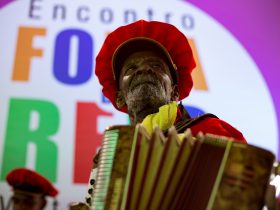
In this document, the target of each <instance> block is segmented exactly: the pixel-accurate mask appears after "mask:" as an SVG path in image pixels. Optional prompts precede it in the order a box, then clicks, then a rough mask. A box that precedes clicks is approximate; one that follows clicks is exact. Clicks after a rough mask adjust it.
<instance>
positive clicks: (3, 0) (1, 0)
mask: <svg viewBox="0 0 280 210" xmlns="http://www.w3.org/2000/svg"><path fill="white" fill-rule="evenodd" d="M12 1H14V0H0V9H2V8H3V7H4V6H6V5H7V4H9V3H11V2H12Z"/></svg>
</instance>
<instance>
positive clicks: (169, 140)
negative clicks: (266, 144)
mask: <svg viewBox="0 0 280 210" xmlns="http://www.w3.org/2000/svg"><path fill="white" fill-rule="evenodd" d="M273 162H274V155H273V154H272V153H271V152H269V151H266V150H263V149H261V148H258V147H255V146H252V145H248V144H242V143H237V142H234V141H233V139H229V138H225V137H220V136H214V135H198V136H196V137H195V138H194V137H193V136H192V135H191V134H190V132H188V131H187V132H186V133H185V134H184V136H183V137H182V138H181V140H179V137H178V134H177V133H176V131H175V129H174V128H171V129H170V130H169V133H168V135H167V137H164V135H163V133H162V132H161V131H160V130H159V129H157V128H155V129H154V132H153V134H152V135H151V137H149V135H148V134H147V132H146V130H145V129H144V128H143V127H142V126H141V125H137V126H113V127H110V128H108V129H107V130H106V131H105V134H104V139H103V143H102V146H101V152H100V157H99V161H98V168H97V177H96V180H95V185H94V189H93V193H92V196H91V200H90V207H91V209H93V210H222V209H226V210H237V209H238V210H249V209H250V210H261V209H262V207H263V205H264V194H265V189H266V186H267V184H268V182H269V177H270V173H271V169H272V165H273ZM244 174H245V178H246V177H247V179H245V180H242V177H243V176H244ZM248 178H249V179H248Z"/></svg>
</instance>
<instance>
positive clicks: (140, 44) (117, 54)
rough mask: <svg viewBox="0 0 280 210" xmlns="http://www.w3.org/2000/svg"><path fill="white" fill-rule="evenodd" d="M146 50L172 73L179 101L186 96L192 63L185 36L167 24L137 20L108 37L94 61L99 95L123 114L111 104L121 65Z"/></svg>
mask: <svg viewBox="0 0 280 210" xmlns="http://www.w3.org/2000/svg"><path fill="white" fill-rule="evenodd" d="M147 50H152V51H155V52H157V53H159V54H160V55H161V57H163V58H164V60H165V61H166V62H167V65H168V66H169V68H170V69H172V70H170V71H171V75H172V76H173V80H174V81H175V82H177V84H178V88H179V100H182V99H184V98H185V97H187V96H188V95H189V93H190V90H191V88H192V86H193V81H192V77H191V72H192V70H193V69H194V67H195V61H194V57H193V53H192V50H191V47H190V45H189V43H188V40H187V38H186V37H185V35H184V34H183V33H182V32H180V31H179V30H178V29H177V28H176V27H175V26H173V25H171V24H168V23H163V22H158V21H150V22H147V21H145V20H139V21H137V22H134V23H131V24H129V25H126V26H122V27H119V28H117V29H116V30H115V31H113V32H112V33H110V34H109V35H108V36H107V38H106V39H105V41H104V44H103V46H102V48H101V50H100V52H99V54H98V55H97V57H96V65H95V73H96V75H97V77H98V79H99V82H100V84H101V85H102V86H103V89H102V92H103V94H104V95H105V96H106V97H107V98H109V100H110V101H111V102H112V104H113V105H114V106H115V108H116V109H118V110H120V111H123V112H127V107H126V106H124V107H122V108H118V107H117V105H116V102H115V100H116V96H117V91H118V79H119V78H118V77H119V74H120V71H121V68H122V64H123V62H124V61H125V59H126V58H127V57H128V56H129V55H131V54H132V53H134V52H137V51H147ZM177 76H178V77H177ZM177 78H178V81H177Z"/></svg>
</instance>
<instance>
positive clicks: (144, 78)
mask: <svg viewBox="0 0 280 210" xmlns="http://www.w3.org/2000/svg"><path fill="white" fill-rule="evenodd" d="M147 83H149V84H151V85H154V86H158V85H161V83H160V81H159V79H158V78H157V77H156V76H155V75H154V74H141V75H136V76H134V78H133V79H132V80H131V82H130V85H129V91H133V90H134V89H135V88H136V87H137V86H139V85H143V84H147Z"/></svg>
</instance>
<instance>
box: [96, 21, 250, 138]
mask: <svg viewBox="0 0 280 210" xmlns="http://www.w3.org/2000/svg"><path fill="white" fill-rule="evenodd" d="M194 67H195V61H194V57H193V53H192V50H191V47H190V45H189V43H188V40H187V38H186V37H185V35H184V34H183V33H181V32H180V31H179V30H178V29H177V28H176V27H174V26H172V25H170V24H167V23H162V22H157V21H151V22H146V21H144V20H140V21H137V22H135V23H132V24H129V25H126V26H123V27H120V28H118V29H116V30H115V31H113V32H112V33H111V34H109V35H108V37H107V38H106V40H105V42H104V44H103V46H102V48H101V50H100V53H99V54H98V56H97V58H96V75H97V76H98V78H99V81H100V83H101V85H102V86H103V90H102V91H103V93H104V95H105V96H106V97H108V98H109V99H110V101H111V102H112V104H113V105H114V106H115V107H116V109H118V110H120V111H122V112H126V113H128V114H129V117H130V119H131V122H132V123H133V124H135V123H142V124H143V125H144V126H145V127H146V128H147V129H148V130H149V129H150V127H153V126H154V125H158V126H160V128H161V129H162V130H163V131H166V130H167V129H168V128H170V127H171V126H172V125H175V127H176V128H177V131H178V132H184V131H185V130H186V128H190V129H191V131H192V133H193V135H196V134H197V133H198V132H203V133H212V134H217V135H223V136H228V137H233V138H235V139H236V140H238V141H241V142H246V141H245V139H244V137H243V135H242V134H241V133H240V132H239V131H238V130H236V129H235V128H233V127H232V126H231V125H229V124H228V123H226V122H224V121H222V120H220V119H218V118H217V117H216V116H214V115H212V114H206V115H203V116H200V117H198V118H195V119H192V118H191V117H190V116H189V114H188V113H187V111H186V110H185V109H184V107H183V106H182V105H181V104H179V105H177V102H178V101H179V100H182V99H184V98H186V97H187V96H188V95H189V93H190V91H191V88H192V86H193V81H192V77H191V72H192V70H193V69H194Z"/></svg>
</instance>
